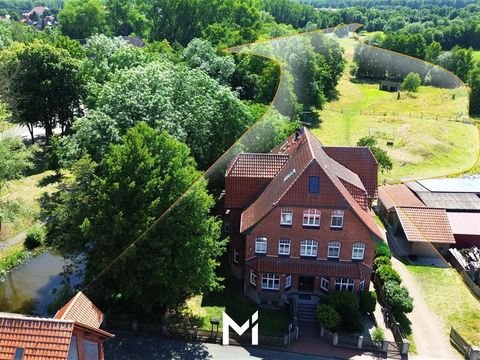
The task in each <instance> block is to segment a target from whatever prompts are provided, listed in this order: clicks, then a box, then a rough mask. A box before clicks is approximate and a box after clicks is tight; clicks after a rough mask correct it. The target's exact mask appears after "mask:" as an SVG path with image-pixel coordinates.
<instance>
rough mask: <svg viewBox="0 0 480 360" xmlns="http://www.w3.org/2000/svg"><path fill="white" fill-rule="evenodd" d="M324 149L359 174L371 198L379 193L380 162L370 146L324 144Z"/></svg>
mask: <svg viewBox="0 0 480 360" xmlns="http://www.w3.org/2000/svg"><path fill="white" fill-rule="evenodd" d="M323 150H324V151H325V152H326V153H327V155H328V156H330V157H331V158H332V159H334V160H335V161H337V162H338V163H340V164H342V165H343V166H345V167H346V168H348V169H350V170H351V171H353V172H354V173H355V174H358V176H359V177H360V179H361V181H362V183H363V185H364V186H365V189H366V190H367V193H368V196H369V197H370V198H373V197H375V196H376V195H377V186H378V175H377V173H378V163H377V160H376V159H375V157H374V156H373V154H372V152H371V151H370V149H369V148H368V147H363V146H355V147H347V146H324V147H323Z"/></svg>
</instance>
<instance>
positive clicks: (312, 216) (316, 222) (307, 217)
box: [303, 209, 320, 227]
mask: <svg viewBox="0 0 480 360" xmlns="http://www.w3.org/2000/svg"><path fill="white" fill-rule="evenodd" d="M303 226H312V227H319V226H320V210H317V209H307V210H305V211H304V212H303Z"/></svg>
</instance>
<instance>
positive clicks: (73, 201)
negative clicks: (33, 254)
mask: <svg viewBox="0 0 480 360" xmlns="http://www.w3.org/2000/svg"><path fill="white" fill-rule="evenodd" d="M73 173H74V178H73V179H71V180H70V181H68V183H67V184H66V187H67V189H68V191H64V192H62V193H61V195H60V200H59V202H58V204H57V206H56V208H55V210H54V213H53V214H54V216H55V219H56V220H55V221H54V222H52V223H51V224H50V228H51V229H50V230H51V232H52V233H53V234H54V235H56V236H55V239H56V240H55V243H56V244H57V245H58V246H59V247H60V248H61V249H63V250H64V251H66V252H67V253H70V254H71V253H83V254H84V256H85V282H86V283H89V282H90V281H91V280H92V279H94V278H95V277H96V276H97V275H99V273H101V272H102V270H104V269H105V268H106V267H107V266H108V265H109V264H110V263H111V262H112V261H113V260H114V259H115V258H116V257H117V256H118V255H119V253H120V252H121V251H122V250H123V249H126V248H127V247H128V246H129V245H130V244H131V243H132V242H133V241H134V240H135V239H137V237H139V235H141V234H142V233H143V232H144V230H145V229H147V228H148V227H149V226H150V225H152V224H153V223H154V222H155V220H156V219H157V218H158V217H159V216H160V215H161V214H162V213H164V212H165V211H166V210H167V209H169V208H170V207H171V206H172V205H173V204H174V203H175V201H176V200H177V199H178V198H180V197H181V196H182V194H184V193H185V195H183V196H182V198H181V200H180V201H179V202H177V204H176V206H174V207H173V208H172V210H171V211H170V212H168V213H167V214H166V216H165V217H163V218H162V219H161V221H160V222H159V223H158V225H157V226H156V227H154V228H153V229H152V230H151V231H150V232H148V233H147V235H146V236H145V238H144V239H143V240H141V241H139V242H138V243H136V244H135V246H132V247H131V248H130V249H129V250H128V251H127V252H126V253H125V255H124V256H122V257H121V258H120V259H119V260H118V261H117V262H115V263H114V264H113V265H112V266H111V267H110V268H109V269H108V271H107V272H105V273H104V275H103V276H102V278H100V279H99V280H98V281H97V282H96V283H94V284H93V285H92V287H91V288H90V289H88V290H90V291H91V293H92V295H93V297H94V298H95V299H96V301H98V303H99V304H102V305H105V306H106V307H105V308H108V309H111V310H112V309H115V310H117V311H122V310H124V309H126V308H127V307H128V313H129V314H131V315H135V314H137V315H139V316H141V315H147V314H150V315H155V314H159V312H161V313H160V314H162V313H163V311H164V310H165V309H166V307H170V306H176V305H178V304H179V303H181V302H182V301H184V300H185V299H186V298H188V297H189V296H192V295H194V294H198V293H201V292H204V291H207V290H210V289H213V288H214V287H216V286H217V285H218V282H217V278H216V276H215V267H216V261H215V258H216V257H218V256H219V255H220V254H221V253H222V251H223V248H224V242H222V241H220V239H219V238H220V222H219V221H217V220H216V219H215V218H214V217H212V216H211V215H210V211H211V209H212V207H213V205H214V200H213V197H212V196H210V195H209V194H208V193H207V190H206V181H205V180H204V179H203V178H202V177H201V174H200V172H199V171H197V170H196V167H195V161H194V160H193V159H192V158H191V157H190V156H189V150H188V148H187V146H185V145H184V144H181V143H180V142H179V141H177V140H175V139H174V138H172V137H171V136H170V135H168V134H167V133H165V132H163V133H159V132H157V131H155V130H153V129H152V128H150V127H148V126H147V125H146V124H145V123H138V124H137V125H136V126H135V127H133V128H132V129H130V130H129V131H128V132H127V133H126V134H125V135H124V136H123V138H122V140H121V141H120V143H119V144H118V145H114V146H112V147H110V148H109V150H108V152H107V154H106V155H105V157H104V159H103V160H102V161H101V162H100V163H99V164H98V165H97V164H96V163H94V162H92V161H91V160H90V159H89V158H88V157H84V158H82V159H81V160H80V161H78V162H77V163H76V164H75V166H74V167H73ZM95 289H96V290H95ZM98 289H101V291H98Z"/></svg>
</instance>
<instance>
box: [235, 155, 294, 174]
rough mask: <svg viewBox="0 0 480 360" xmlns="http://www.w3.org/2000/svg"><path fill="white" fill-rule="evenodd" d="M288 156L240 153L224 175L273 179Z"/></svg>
mask: <svg viewBox="0 0 480 360" xmlns="http://www.w3.org/2000/svg"><path fill="white" fill-rule="evenodd" d="M288 158H289V156H288V155H283V154H251V153H244V154H240V155H238V156H237V158H236V159H235V160H234V161H233V162H232V164H231V165H230V167H229V168H228V170H227V174H226V176H234V177H254V178H268V179H273V177H274V176H275V175H277V173H278V171H279V170H280V169H281V168H282V167H283V165H285V163H286V162H287V160H288Z"/></svg>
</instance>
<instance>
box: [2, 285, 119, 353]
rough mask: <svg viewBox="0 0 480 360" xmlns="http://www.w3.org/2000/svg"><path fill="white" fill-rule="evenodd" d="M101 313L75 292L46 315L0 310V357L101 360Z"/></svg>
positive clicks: (104, 335)
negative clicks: (50, 316) (51, 316)
mask: <svg viewBox="0 0 480 360" xmlns="http://www.w3.org/2000/svg"><path fill="white" fill-rule="evenodd" d="M103 319H104V315H103V313H102V312H101V311H100V310H99V309H98V308H97V307H96V306H95V305H94V304H93V303H92V302H91V301H90V300H89V299H88V298H87V297H86V296H85V295H84V294H83V293H82V292H78V293H77V295H75V296H74V297H73V298H72V299H71V300H70V301H69V302H68V303H67V304H66V305H65V306H64V307H63V308H61V309H60V310H59V311H58V312H57V313H56V314H55V316H54V318H53V319H50V318H40V317H30V316H25V315H20V314H11V313H0V360H4V359H5V360H7V359H8V360H11V359H25V360H28V359H31V360H36V359H38V360H40V359H52V360H54V359H63V360H66V359H68V360H103V359H104V352H103V342H104V341H105V340H107V339H110V338H112V337H113V335H112V334H110V333H108V332H106V331H104V330H102V329H100V325H101V323H102V321H103Z"/></svg>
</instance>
